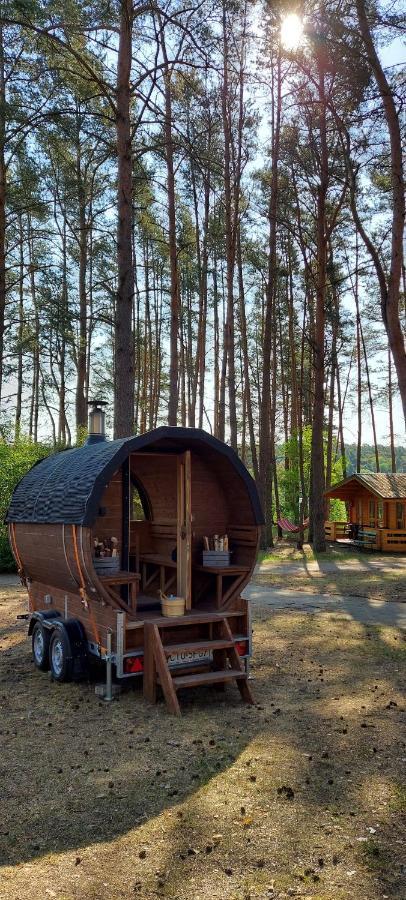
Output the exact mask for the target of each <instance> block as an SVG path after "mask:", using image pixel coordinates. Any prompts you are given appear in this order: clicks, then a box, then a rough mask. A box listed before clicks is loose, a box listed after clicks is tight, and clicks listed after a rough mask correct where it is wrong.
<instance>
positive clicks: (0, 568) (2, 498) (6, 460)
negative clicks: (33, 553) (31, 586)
mask: <svg viewBox="0 0 406 900" xmlns="http://www.w3.org/2000/svg"><path fill="white" fill-rule="evenodd" d="M50 453H52V448H51V447H49V446H47V445H46V444H33V443H32V441H28V440H24V439H22V440H21V441H19V442H18V443H17V444H9V443H7V442H6V441H4V440H2V439H1V438H0V572H11V571H13V570H15V564H14V559H13V556H12V553H11V550H10V544H9V540H8V530H7V525H3V522H4V517H5V515H6V512H7V508H8V505H9V503H10V500H11V495H12V493H13V490H14V488H15V486H16V484H18V482H19V481H20V479H21V478H22V477H23V475H25V473H26V472H28V470H29V469H31V468H32V466H33V465H34V463H36V462H37V461H38V460H39V459H44V457H45V456H49V454H50Z"/></svg>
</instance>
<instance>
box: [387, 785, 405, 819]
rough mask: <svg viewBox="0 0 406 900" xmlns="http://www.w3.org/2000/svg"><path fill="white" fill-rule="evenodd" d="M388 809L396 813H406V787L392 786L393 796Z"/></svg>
mask: <svg viewBox="0 0 406 900" xmlns="http://www.w3.org/2000/svg"><path fill="white" fill-rule="evenodd" d="M389 802H390V808H391V809H393V810H396V812H406V785H405V784H394V785H393V794H392V797H391V799H390V801H389Z"/></svg>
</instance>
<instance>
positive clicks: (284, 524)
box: [276, 519, 309, 534]
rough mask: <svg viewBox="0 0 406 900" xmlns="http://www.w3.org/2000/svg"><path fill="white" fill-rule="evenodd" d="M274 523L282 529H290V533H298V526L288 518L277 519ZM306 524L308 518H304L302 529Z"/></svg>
mask: <svg viewBox="0 0 406 900" xmlns="http://www.w3.org/2000/svg"><path fill="white" fill-rule="evenodd" d="M276 524H277V525H279V528H281V529H282V531H290V533H291V534H298V533H299V531H300V526H299V525H295V523H294V522H290V521H289V519H278V520H277V522H276ZM308 524H309V520H308V519H304V521H303V529H305V528H307V527H308Z"/></svg>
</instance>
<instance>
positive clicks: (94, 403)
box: [87, 397, 108, 406]
mask: <svg viewBox="0 0 406 900" xmlns="http://www.w3.org/2000/svg"><path fill="white" fill-rule="evenodd" d="M87 405H88V406H108V400H103V398H102V397H100V399H99V400H97V399H95V400H88V401H87Z"/></svg>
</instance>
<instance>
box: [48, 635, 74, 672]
mask: <svg viewBox="0 0 406 900" xmlns="http://www.w3.org/2000/svg"><path fill="white" fill-rule="evenodd" d="M49 665H50V669H51V674H52V677H53V679H54V681H60V682H63V681H72V658H71V649H70V646H69V640H68V638H67V635H66V634H65V632H64V631H63V629H61V628H56V629H55V631H54V632H53V634H52V637H51V644H50V648H49Z"/></svg>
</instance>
